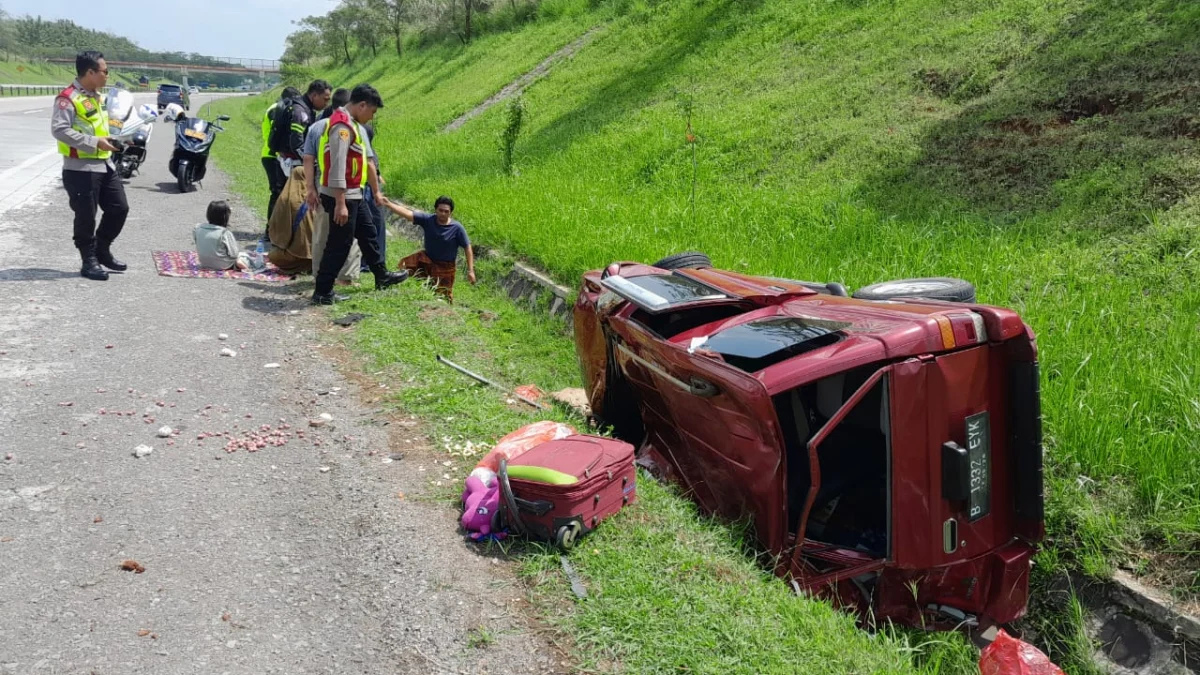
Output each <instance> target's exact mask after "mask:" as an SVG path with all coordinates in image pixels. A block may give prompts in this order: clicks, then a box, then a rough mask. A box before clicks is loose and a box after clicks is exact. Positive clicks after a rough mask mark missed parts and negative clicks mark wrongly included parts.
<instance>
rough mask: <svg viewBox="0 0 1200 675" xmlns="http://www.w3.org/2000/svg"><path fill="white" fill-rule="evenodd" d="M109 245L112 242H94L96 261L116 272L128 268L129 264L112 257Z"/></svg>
mask: <svg viewBox="0 0 1200 675" xmlns="http://www.w3.org/2000/svg"><path fill="white" fill-rule="evenodd" d="M111 246H112V242H103V241H101V242H98V243H97V244H96V261H97V262H99V263H100V264H101V265H104V266H105V267H107V268H108V269H110V270H114V271H117V272H124V271H125V270H127V269H129V265H126V264H125V263H123V262H121V261H120V260H117V259H116V258H114V257H113V254H112V249H111V248H110V247H111Z"/></svg>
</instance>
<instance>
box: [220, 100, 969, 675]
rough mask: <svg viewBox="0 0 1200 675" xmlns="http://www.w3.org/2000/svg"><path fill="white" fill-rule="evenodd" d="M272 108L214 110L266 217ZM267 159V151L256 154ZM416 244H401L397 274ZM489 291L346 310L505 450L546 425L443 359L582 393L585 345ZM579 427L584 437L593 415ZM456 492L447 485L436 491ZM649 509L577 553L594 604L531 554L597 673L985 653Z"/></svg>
mask: <svg viewBox="0 0 1200 675" xmlns="http://www.w3.org/2000/svg"><path fill="white" fill-rule="evenodd" d="M266 102H267V101H266V99H263V98H261V97H251V98H248V99H242V98H238V99H226V100H224V101H220V102H217V103H215V104H212V105H211V107H210V108H208V109H206V110H205V111H204V112H203V114H206V115H207V114H212V115H216V114H217V113H218V112H224V113H227V114H230V115H232V116H233V117H234V119H233V120H231V121H230V122H228V123H226V127H227V128H228V132H227V133H226V134H223V135H222V137H221V138H219V139H218V140H217V142H216V145H215V146H214V154H215V157H216V160H217V162H218V164H219V166H220V167H221V168H222V169H223V170H225V171H226V172H227V173H229V174H230V175H231V177H232V179H233V185H234V189H235V190H237V191H238V192H239V193H241V194H242V195H244V196H246V197H247V199H248V200H250V201H251V202H252V203H253V204H254V206H255V208H256V209H258V210H259V212H260V213H262V212H264V211H265V207H266V197H267V192H266V187H265V177H264V176H263V171H262V167H261V165H260V164H259V161H258V158H257V156H256V155H255V151H256V149H257V147H258V146H257V141H256V138H258V136H257V134H258V124H257V120H258V119H260V118H259V116H260V115H261V114H262V109H264V108H265V105H266ZM251 148H254V149H255V150H251ZM415 248H416V246H415V245H414V244H412V243H410V242H407V241H406V240H403V239H400V240H397V239H393V240H392V243H391V244H390V245H389V251H388V257H389V259H390V260H391V261H392V263H393V264H394V263H395V261H396V260H397V259H398V258H399V257H400V256H403V255H406V254H408V253H410V252H412V251H413V250H414V249H415ZM478 268H479V272H480V276H481V283H480V285H479V286H477V287H472V286H470V285H469V284H467V283H466V282H465V280H460V283H459V284H458V285H457V286H456V288H455V297H456V303H455V304H454V305H453V306H447V305H446V304H445V303H444V302H442V301H441V300H438V299H436V298H434V296H433V295H432V293H430V292H429V291H428V290H427V289H425V288H423V287H420V286H417V285H414V284H406V285H405V286H402V287H401V288H400V289H399V290H398V291H394V292H390V293H388V294H386V295H375V294H373V293H370V292H369V291H367V290H366V286H367V285H366V284H364V288H363V289H362V291H361V292H359V289H354V290H353V291H352V297H353V299H352V300H351V301H350V302H348V303H344V304H342V305H339V307H338V308H337V310H336V312H337V313H341V312H362V313H365V314H367V315H368V318H366V319H364V320H363V321H362V322H360V323H359V324H358V325H357V327H356V328H355V329H354V330H353V331H352V332H349V333H347V337H346V341H347V343H348V344H349V345H350V346H351V347H352V348H354V350H355V351H357V352H358V353H360V354H362V355H363V358H364V360H365V361H364V364H363V370H364V372H367V373H371V374H373V375H374V376H376V377H379V378H380V379H382V380H383V381H385V382H388V383H390V385H391V386H392V388H393V390H395V391H396V393H395V395H394V399H393V400H392V402H393V403H394V404H395V405H396V406H398V407H399V408H401V409H403V410H404V411H405V412H408V413H413V414H418V415H421V416H422V417H423V418H424V419H425V420H426V422H427V423H428V425H429V428H430V436H431V438H432V439H433V440H434V443H435V445H436V446H438V447H442V446H443V445H444V444H445V443H449V444H451V445H455V446H457V445H461V444H463V443H464V442H465V441H468V440H470V441H473V442H476V443H480V442H485V443H486V442H491V441H493V440H494V439H496V438H498V437H499V436H501V435H503V434H505V433H507V432H509V431H511V430H512V429H515V428H517V427H518V426H521V425H523V424H527V423H529V422H531V421H533V420H535V419H539V418H540V417H539V416H535V415H533V414H532V413H529V412H525V411H523V410H518V409H514V408H513V407H512V406H509V405H507V404H506V403H505V402H504V400H503V397H502V396H499V395H496V394H494V393H492V392H490V391H489V390H487V389H480V388H478V387H475V386H472V385H471V383H470V381H468V380H465V379H464V378H463V377H462V376H460V375H458V374H457V373H454V372H453V371H450V370H448V369H447V368H445V367H444V366H440V365H437V364H436V362H435V359H434V357H435V356H436V355H437V354H442V355H443V356H446V357H447V358H450V359H452V360H455V361H457V362H458V363H461V364H463V365H465V366H467V367H469V368H472V369H474V370H476V371H477V372H482V373H486V374H487V375H488V376H489V377H492V378H494V379H496V380H498V381H501V382H506V383H508V384H511V385H517V384H524V383H531V382H532V383H536V384H538V385H539V386H540V387H542V388H543V389H545V390H547V391H553V390H555V389H558V388H561V387H569V386H577V385H578V381H579V374H578V372H577V369H578V366H577V365H576V363H575V357H574V351H573V346H572V342H571V340H570V338H569V336H568V335H566V334H565V333H564V330H563V326H562V324H560V323H558V322H555V321H552V320H550V319H545V318H541V317H539V316H535V315H532V314H530V313H528V312H526V311H524V310H521V309H518V308H516V307H514V306H513V304H512V303H510V302H509V301H508V300H507V298H505V297H504V296H502V295H500V294H499V293H498V292H497V291H496V290H495V284H494V283H493V282H496V281H498V277H499V276H500V275H502V274H504V273H505V272H506V271H507V270H506V269H505V267H504V265H503V264H500V263H496V262H493V261H487V260H481V261H480V262H479V264H478ZM550 417H551V418H552V419H553V418H558V419H564V421H568V422H569V423H572V424H576V425H579V424H580V420H578V419H565V418H562V417H559V416H558V415H550ZM430 489H431V493H432V494H434V495H436V496H439V497H440V496H441V495H442V493H443V492H444V487H443V488H435V487H432V486H431V488H430ZM639 493H640V499H641V503H640V504H639V505H638V506H636V507H633V508H631V509H628V510H626V511H625V512H623V513H622V514H620V515H619V516H618V517H617V518H615V519H613V520H612V521H609V522H608V523H606V524H605V525H604V526H603V527H601V528H600V529H599V530H597V531H596V532H595V533H594V534H593V535H591V536H589V537H588V538H587V539H585V540H584V542H583V544H582V545H581V547H580V548H579V549H577V550H576V551H575V552H574V553H573V554H572V556H571V559H572V562H573V564H574V565H575V567H576V568H577V569H578V571H579V572H580V574H581V575H582V576H583V578H584V579H585V580H586V583H587V585H588V587H589V592H590V597H589V598H588V599H587V600H586V601H580V602H573V601H572V600H571V598H572V597H573V596H572V595H571V592H570V590H569V588H568V585H567V583H566V581H565V579H564V578H563V575H562V571H561V569H559V567H558V566H559V558H558V553H557V552H556V551H552V550H547V549H542V548H538V547H530V548H529V549H525V550H523V552H522V554H521V556H520V561H521V568H520V569H521V573H522V575H523V576H525V577H526V578H527V579H528V580H529V582H530V585H531V587H533V588H534V589H535V594H534V597H535V599H536V600H537V603H538V608H539V614H540V617H541V618H542V619H543V620H544V621H546V622H547V623H549V624H550V625H552V626H554V627H555V628H557V629H559V630H561V631H562V633H563V635H565V636H567V639H568V640H569V641H571V642H573V643H574V644H575V648H573V649H572V650H571V653H572V656H573V658H575V659H577V665H578V666H579V667H580V668H582V669H584V671H586V672H594V671H602V672H608V671H611V670H613V669H614V668H620V669H621V670H620V671H619V672H636V673H660V672H661V673H667V672H679V671H680V670H681V669H686V670H687V671H688V672H697V673H713V674H714V675H716V674H724V673H813V674H814V675H816V674H822V675H823V674H825V673H861V674H863V675H867V674H873V673H928V674H930V675H933V674H966V673H971V672H974V671H975V670H976V669H975V666H974V659H975V654H974V651H973V649H972V648H971V647H970V646H969V645H968V644H967V643H966V641H965V640H964V639H963V638H962V637H961V636H958V635H924V634H920V633H917V632H905V631H895V632H892V631H884V632H882V633H880V634H878V635H869V634H867V633H865V632H863V631H861V630H859V629H857V628H856V627H855V625H854V623H853V620H852V619H851V618H850V617H848V616H846V615H844V614H842V613H840V612H837V611H834V610H832V609H831V608H829V607H828V606H827V605H825V604H824V603H821V602H816V601H812V600H808V599H805V598H800V597H797V596H795V595H794V594H792V592H791V591H790V589H789V588H788V587H787V586H786V585H784V584H783V583H781V582H780V581H779V580H778V579H776V578H774V577H772V576H771V575H769V574H768V573H767V572H765V571H764V570H763V569H762V568H761V567H759V566H758V565H757V564H756V563H755V561H754V560H753V559H752V558H750V557H748V556H747V555H746V554H745V552H744V539H743V536H742V535H743V533H742V532H741V531H740V530H738V529H737V528H734V527H729V526H727V525H722V524H719V523H715V522H712V521H710V520H708V519H706V518H703V517H701V516H700V515H699V514H697V513H696V510H695V508H694V507H693V505H692V504H691V502H690V501H688V500H687V499H686V498H684V497H682V496H680V495H679V494H677V493H675V492H674V491H673V490H671V489H668V488H666V487H663V486H661V485H658V484H656V483H654V482H653V481H650V480H643V481H642V484H641V485H639Z"/></svg>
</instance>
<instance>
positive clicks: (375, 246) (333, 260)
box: [314, 195, 387, 295]
mask: <svg viewBox="0 0 1200 675" xmlns="http://www.w3.org/2000/svg"><path fill="white" fill-rule="evenodd" d="M321 208H323V209H325V213H328V214H329V240H328V241H326V242H325V254H324V255H322V256H321V269H319V270H317V280H316V288H315V289H314V293H315V294H316V295H329V294H330V293H332V292H333V282H334V280H336V279H337V275H338V272H339V271H341V269H342V265H345V264H346V257H347V256H349V255H350V244H351V243H352V242H354V241H355V240H357V241H358V247H359V248H360V249H362V257H363V262H365V263H366V264H367V267H369V268H370V269H371V271H372V272H374V273H375V274H376V275H378V274H381V273H385V272H387V264H386V263H385V262H384V260H383V255H381V254H380V253H379V240H378V238H379V231H378V230H376V229H375V222H374V220H372V218H371V215H370V212H369V211H368V210H367V207H366V203H365V202H364V201H363V200H362V199H347V200H346V210H347V211H349V213H350V215H349V217H348V218H347V219H346V222H345V223H344V224H342V225H338V224H337V223H335V222H333V214H334V212H335V210H336V208H337V201H335V200H334V198H333V197H329V196H327V195H321Z"/></svg>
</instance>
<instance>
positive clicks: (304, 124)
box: [271, 80, 332, 176]
mask: <svg viewBox="0 0 1200 675" xmlns="http://www.w3.org/2000/svg"><path fill="white" fill-rule="evenodd" d="M331 91H332V87H330V86H329V83H328V82H326V81H325V80H313V81H312V83H311V84H309V85H308V91H307V92H305V94H304V96H301V97H299V98H294V99H292V100H291V101H290V102H288V103H287V104H286V105H285V106H284V108H283V110H282V111H281V112H277V113H276V114H275V119H274V120H273V121H272V123H271V139H272V142H271V146H272V147H271V149H272V150H274V151H275V153H276V154H277V155H278V156H279V164H280V166H281V168H282V169H283V175H285V176H290V175H291V174H292V168H293V167H296V166H299V165H300V164H301V160H300V157H301V154H302V152H303V149H304V134H305V133H307V132H308V127H310V126H311V125H312V123H313V122H315V121H317V112H318V111H320V110H324V109H325V106H326V105H328V104H329V98H330V92H331Z"/></svg>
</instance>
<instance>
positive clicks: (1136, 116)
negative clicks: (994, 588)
mask: <svg viewBox="0 0 1200 675" xmlns="http://www.w3.org/2000/svg"><path fill="white" fill-rule="evenodd" d="M542 7H543V8H548V9H546V11H544V12H543V16H542V17H541V18H540V19H539V20H538V21H536V22H534V23H532V24H530V25H528V26H526V27H524V28H522V29H521V30H519V31H515V32H510V33H500V34H494V35H488V36H485V37H483V38H481V39H478V40H476V41H474V42H473V43H472V44H471V45H469V46H465V47H464V46H462V45H459V44H451V43H441V44H435V45H431V46H427V47H425V48H423V49H421V50H419V51H412V50H410V51H408V52H406V53H405V55H404V57H403V58H399V59H398V58H397V57H396V56H395V54H393V53H388V54H387V55H384V53H385V52H380V57H379V58H377V59H374V60H370V61H368V60H360V61H359V62H357V63H355V64H354V65H352V66H349V67H343V68H340V69H338V68H331V69H329V70H327V71H325V72H323V73H322V74H324V75H326V76H327V77H328V78H329V79H330V80H331V81H332V82H334V83H335V84H336V85H347V86H350V85H353V84H355V83H357V82H359V81H370V82H372V83H374V84H375V85H376V86H377V87H379V88H380V90H381V91H382V93H383V95H384V98H385V100H386V101H387V104H388V107H387V108H386V110H385V111H383V114H382V117H381V121H380V124H379V127H380V138H379V140H378V141H377V148H378V150H379V152H380V154H381V156H382V158H383V162H384V169H385V174H386V176H387V179H388V182H389V191H390V192H391V193H392V194H393V195H397V196H399V195H403V196H405V197H408V198H409V199H412V200H415V201H417V202H418V203H423V204H427V205H428V204H430V203H432V201H433V199H434V198H435V197H436V196H437V195H439V194H449V195H451V196H453V197H454V198H455V200H456V202H457V203H458V205H459V208H458V212H457V215H458V216H459V217H460V218H461V220H463V221H464V222H465V223H466V224H467V225H468V227H469V228H470V229H471V231H472V233H473V236H474V237H475V238H476V239H477V240H479V241H484V242H487V243H491V244H497V245H502V246H503V247H505V248H507V249H508V250H511V251H514V252H518V253H520V254H521V255H524V256H526V257H528V258H530V259H532V260H534V261H536V262H538V263H540V264H541V265H543V266H544V267H546V268H547V269H549V270H551V271H552V272H553V273H554V274H555V275H556V276H557V277H558V278H559V279H560V280H561V281H562V282H563V283H568V284H571V285H574V283H575V280H576V279H577V278H578V275H579V274H580V273H581V272H582V271H583V270H585V269H589V268H595V267H599V266H602V265H604V264H606V263H608V262H610V261H612V260H618V259H626V260H631V259H636V260H654V259H656V258H658V257H660V256H662V255H664V254H667V253H672V252H675V251H680V250H688V249H699V250H703V251H706V252H707V253H709V254H710V255H711V256H712V257H713V258H714V260H715V261H716V263H717V264H718V265H719V266H724V267H729V268H734V269H741V270H746V271H749V272H754V273H763V274H772V275H779V276H788V277H794V278H807V279H819V280H836V281H842V282H845V283H847V284H848V285H850V286H851V287H857V286H861V285H864V284H867V283H871V282H875V281H881V280H884V279H888V278H898V277H907V276H925V275H954V276H962V277H965V278H967V279H970V280H972V281H974V282H975V283H976V285H977V286H978V288H979V296H980V298H981V300H982V301H984V302H988V303H993V304H1000V305H1008V306H1012V307H1015V308H1017V309H1019V310H1020V311H1021V312H1022V313H1023V315H1024V316H1025V318H1026V320H1027V321H1029V323H1030V324H1031V325H1032V326H1033V328H1034V329H1035V331H1036V332H1037V333H1038V334H1039V344H1040V348H1041V354H1042V369H1043V375H1044V378H1043V397H1044V399H1043V407H1044V412H1045V416H1046V452H1047V461H1048V466H1049V470H1050V479H1049V482H1050V490H1049V499H1050V508H1049V523H1048V526H1049V528H1050V537H1051V540H1050V543H1051V547H1050V548H1049V550H1048V551H1047V552H1046V553H1045V554H1044V555H1042V556H1041V557H1040V559H1039V566H1040V569H1041V570H1042V571H1053V570H1055V569H1058V568H1059V567H1060V565H1063V564H1069V565H1071V566H1074V567H1076V568H1080V569H1083V570H1085V571H1087V572H1090V573H1093V574H1099V575H1103V574H1105V573H1107V572H1109V571H1111V569H1112V568H1113V567H1115V566H1122V567H1127V568H1130V569H1132V570H1133V571H1135V572H1137V573H1139V574H1142V575H1143V576H1146V577H1149V578H1150V580H1151V581H1154V582H1157V583H1161V584H1163V585H1167V586H1170V587H1172V588H1173V589H1174V590H1175V591H1176V592H1177V593H1179V594H1181V595H1192V596H1194V595H1195V594H1196V593H1197V592H1200V579H1198V578H1197V577H1196V576H1195V572H1194V570H1195V569H1196V568H1197V564H1198V563H1200V557H1198V555H1197V553H1196V551H1198V550H1200V441H1198V440H1197V438H1198V435H1197V432H1200V395H1198V394H1197V392H1198V391H1200V339H1197V331H1198V330H1200V319H1198V316H1200V285H1197V281H1198V280H1200V233H1198V231H1197V223H1198V222H1200V197H1198V196H1197V195H1196V188H1197V186H1198V185H1200V156H1198V155H1197V141H1198V140H1200V114H1198V113H1197V112H1196V111H1197V109H1198V108H1197V103H1200V87H1197V85H1196V83H1197V81H1200V78H1198V77H1197V76H1198V74H1200V44H1198V43H1197V42H1196V41H1195V40H1194V39H1193V38H1194V36H1195V35H1197V34H1200V6H1198V5H1195V4H1194V3H1187V2H1183V1H1181V0H1147V1H1146V2H1142V3H1136V5H1131V4H1129V3H1120V2H1116V1H1115V0H1098V1H1097V0H1049V1H1046V0H988V1H987V2H984V1H983V0H950V1H943V0H938V1H935V0H892V1H883V0H880V1H872V0H832V1H825V0H820V1H818V0H797V1H796V2H789V3H767V2H755V1H752V0H686V1H669V2H668V1H661V2H650V1H647V0H615V1H614V2H600V3H591V4H588V3H584V2H567V1H564V2H546V3H543V5H542ZM551 10H552V11H551ZM596 27H601V30H600V31H599V32H598V33H597V35H595V37H594V39H593V40H592V41H591V42H590V43H589V44H588V45H587V46H586V47H584V48H582V49H581V50H580V51H578V52H577V53H575V54H574V55H573V56H571V57H570V58H568V59H567V60H565V61H563V62H561V63H559V64H557V65H556V66H555V67H554V68H552V69H551V70H550V72H549V73H548V74H547V75H546V76H545V77H544V78H542V79H541V80H539V81H538V82H536V83H535V84H534V85H533V86H531V87H530V88H529V89H528V90H527V91H526V93H525V95H524V102H525V106H526V109H527V116H526V120H525V124H524V127H523V129H522V134H521V137H520V140H519V141H518V143H517V150H516V159H515V164H516V169H515V171H514V172H513V174H512V175H507V174H506V173H505V172H504V171H503V169H502V164H501V158H500V152H499V150H498V141H499V138H500V135H501V132H502V130H503V127H504V113H505V111H504V106H503V105H499V106H496V107H494V108H492V109H490V110H489V111H487V112H486V113H484V114H483V115H481V116H479V117H477V118H475V119H473V120H471V121H469V122H468V123H466V124H465V125H463V126H462V127H461V128H460V129H458V130H456V131H453V132H449V133H446V132H442V131H441V130H442V129H443V128H444V127H445V126H446V125H447V124H448V123H449V122H451V121H452V120H453V119H455V118H456V117H458V116H459V115H461V114H462V113H464V112H466V111H468V110H470V109H471V108H473V107H474V106H475V105H477V104H479V103H480V102H482V101H483V100H485V99H486V98H488V97H489V96H491V95H492V94H493V93H495V92H497V91H499V90H500V89H501V88H502V87H503V86H504V85H506V84H508V83H509V82H510V81H512V80H514V79H516V78H517V77H519V76H520V75H521V74H522V73H524V72H526V71H528V70H529V69H531V68H533V67H534V66H535V65H536V64H538V63H539V62H540V61H541V60H542V59H543V58H545V57H546V56H547V55H549V54H551V53H553V52H554V51H556V50H557V49H559V48H560V47H562V46H563V45H565V44H567V43H569V42H571V41H572V40H574V39H576V38H577V37H579V36H580V35H582V34H583V33H585V32H586V31H588V30H590V29H593V28H596ZM256 105H257V106H258V107H256V108H255V109H254V110H249V111H247V112H246V113H245V114H246V116H247V118H251V119H252V120H254V121H256V120H257V119H258V118H257V117H256V116H259V115H261V107H262V106H263V105H265V104H264V103H263V102H258V103H257V104H256ZM689 120H690V126H691V130H692V131H693V133H694V139H695V142H694V143H692V142H689V136H688V128H689ZM693 194H694V200H695V201H694V207H693V202H692V199H693Z"/></svg>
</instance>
